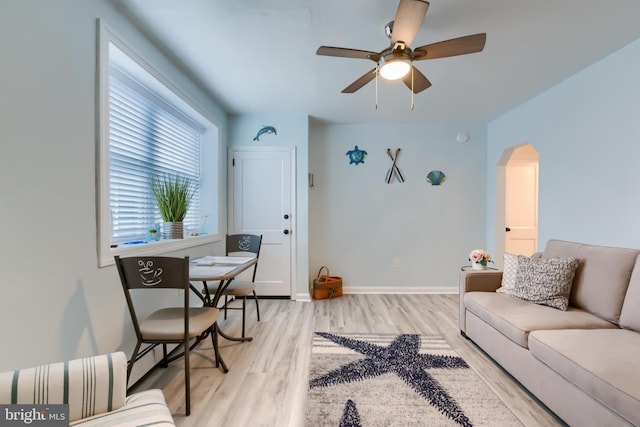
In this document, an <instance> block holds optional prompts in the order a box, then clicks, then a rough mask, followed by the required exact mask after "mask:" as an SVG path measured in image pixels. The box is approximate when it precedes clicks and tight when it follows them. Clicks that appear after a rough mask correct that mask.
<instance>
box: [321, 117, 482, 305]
mask: <svg viewBox="0 0 640 427" xmlns="http://www.w3.org/2000/svg"><path fill="white" fill-rule="evenodd" d="M463 131H466V132H468V133H469V134H470V135H471V141H470V142H468V143H466V144H460V143H458V142H457V141H456V135H457V134H458V133H460V132H463ZM355 145H358V147H359V148H360V149H361V150H365V151H367V153H368V154H367V156H366V158H365V163H364V164H358V165H354V164H349V159H348V158H347V156H346V152H347V151H348V150H351V149H353V148H354V146H355ZM387 148H391V149H392V150H395V149H396V148H401V149H402V151H401V153H400V156H399V158H398V161H397V165H398V166H399V167H400V169H401V170H402V172H403V173H404V175H405V177H406V182H404V183H402V184H400V183H398V182H396V181H394V182H393V183H391V184H386V183H385V175H386V173H387V170H388V169H389V167H390V165H391V159H390V158H389V157H388V156H387V154H386V149H387ZM309 155H310V157H309V158H310V164H309V171H310V172H311V173H313V174H314V178H315V180H314V181H315V186H314V188H312V189H311V190H310V197H309V198H310V203H309V208H310V209H309V210H310V242H311V248H310V254H311V258H310V270H311V273H312V275H314V274H315V273H317V272H318V270H319V268H320V267H321V266H322V265H327V266H328V267H329V268H330V270H331V273H332V274H335V275H338V276H342V277H343V280H344V287H345V289H346V288H350V291H353V290H356V291H372V292H384V291H390V292H394V291H400V292H403V291H408V290H409V289H412V290H414V291H415V290H424V291H429V290H431V291H437V290H441V289H443V288H448V289H452V288H455V289H457V280H458V273H459V271H460V266H462V265H468V254H469V252H470V251H471V250H472V249H474V248H476V247H484V243H485V242H484V238H485V234H484V231H485V230H484V224H485V223H486V217H485V215H486V210H485V209H486V206H485V182H486V176H485V162H486V129H485V126H484V125H482V124H475V125H472V124H457V125H328V124H322V123H314V124H313V125H312V127H311V136H310V147H309ZM433 169H437V170H441V171H443V172H444V173H445V174H446V176H447V178H446V181H445V182H444V183H443V184H442V185H441V186H431V185H430V184H428V183H427V181H426V175H427V173H428V172H429V171H431V170H433ZM396 258H397V259H398V261H399V266H398V267H394V266H393V260H394V259H396ZM408 288H409V289H408Z"/></svg>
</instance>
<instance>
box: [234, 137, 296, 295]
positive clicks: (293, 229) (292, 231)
mask: <svg viewBox="0 0 640 427" xmlns="http://www.w3.org/2000/svg"><path fill="white" fill-rule="evenodd" d="M239 151H245V152H247V151H249V152H260V151H262V152H277V151H280V152H287V153H289V158H290V159H291V177H290V182H291V200H290V203H291V228H290V234H291V246H290V250H291V254H290V257H291V258H290V259H291V271H290V274H291V279H290V283H291V284H290V289H289V295H290V296H291V299H294V298H295V296H296V292H294V290H297V289H298V282H297V277H298V275H297V273H298V262H297V261H298V260H297V253H298V243H297V242H298V237H297V236H298V212H297V204H296V200H297V199H296V194H297V180H296V176H297V171H296V164H297V161H296V147H295V146H291V147H288V146H259V147H255V146H249V145H230V146H228V148H227V230H233V229H234V228H233V227H234V223H233V220H234V215H233V214H234V211H233V209H234V208H233V207H234V194H235V192H234V190H235V188H234V176H233V158H234V155H233V154H234V153H236V152H239Z"/></svg>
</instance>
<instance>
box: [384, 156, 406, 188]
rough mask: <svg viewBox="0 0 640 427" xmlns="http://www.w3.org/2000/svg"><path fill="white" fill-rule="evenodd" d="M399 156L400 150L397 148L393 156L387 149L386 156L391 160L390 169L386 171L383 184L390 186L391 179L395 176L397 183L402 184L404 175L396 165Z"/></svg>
mask: <svg viewBox="0 0 640 427" xmlns="http://www.w3.org/2000/svg"><path fill="white" fill-rule="evenodd" d="M399 155H400V149H399V148H397V149H396V152H395V154H391V149H390V148H387V156H389V157H390V158H391V167H390V168H389V170H388V171H387V176H386V178H385V182H386V183H387V184H391V181H392V180H393V177H394V176H395V177H396V179H397V180H398V182H404V175H403V174H402V171H401V170H400V168H399V167H398V165H397V164H396V163H397V161H398V156H399Z"/></svg>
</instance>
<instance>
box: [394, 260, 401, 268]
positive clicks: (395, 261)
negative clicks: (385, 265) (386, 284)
mask: <svg viewBox="0 0 640 427" xmlns="http://www.w3.org/2000/svg"><path fill="white" fill-rule="evenodd" d="M393 267H394V268H398V267H400V258H394V259H393Z"/></svg>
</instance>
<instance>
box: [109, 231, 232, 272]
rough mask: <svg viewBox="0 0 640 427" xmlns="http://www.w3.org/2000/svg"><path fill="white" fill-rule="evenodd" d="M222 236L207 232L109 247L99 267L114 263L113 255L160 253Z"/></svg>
mask: <svg viewBox="0 0 640 427" xmlns="http://www.w3.org/2000/svg"><path fill="white" fill-rule="evenodd" d="M221 239H222V237H221V236H220V235H219V234H207V235H205V236H193V237H185V238H184V239H175V240H161V241H159V242H151V243H143V244H139V245H129V246H126V245H125V246H119V247H117V248H110V249H109V251H108V254H107V256H106V257H101V258H100V265H99V267H108V266H110V265H114V264H115V261H114V259H113V257H114V256H116V255H119V256H122V257H126V256H139V255H142V256H144V255H161V254H166V253H167V252H173V251H178V250H181V249H188V248H193V247H195V246H202V245H207V244H210V243H215V242H219V241H220V240H221Z"/></svg>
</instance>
